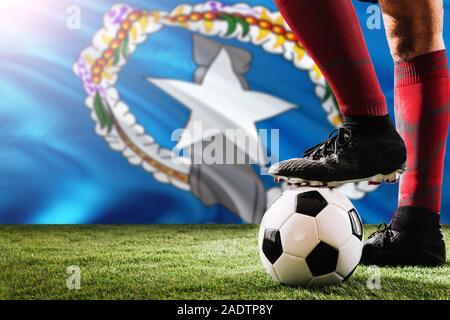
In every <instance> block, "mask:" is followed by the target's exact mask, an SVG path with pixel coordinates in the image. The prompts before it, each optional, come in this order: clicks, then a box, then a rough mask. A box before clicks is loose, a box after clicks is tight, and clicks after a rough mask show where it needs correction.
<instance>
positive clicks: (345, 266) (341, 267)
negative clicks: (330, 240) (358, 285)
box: [336, 235, 363, 277]
mask: <svg viewBox="0 0 450 320" xmlns="http://www.w3.org/2000/svg"><path fill="white" fill-rule="evenodd" d="M362 245H363V244H362V242H361V240H359V239H358V238H357V237H355V236H353V235H352V236H351V237H350V238H349V239H348V240H347V242H346V243H344V245H342V246H341V247H340V248H339V257H338V263H337V267H336V272H337V273H338V274H340V275H341V276H343V277H347V276H348V275H349V274H350V272H352V271H353V270H354V269H355V268H356V266H357V265H358V263H359V261H360V259H361V253H362Z"/></svg>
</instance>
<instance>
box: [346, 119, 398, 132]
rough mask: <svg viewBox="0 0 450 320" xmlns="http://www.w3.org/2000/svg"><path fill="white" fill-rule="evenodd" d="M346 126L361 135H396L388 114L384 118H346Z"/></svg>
mask: <svg viewBox="0 0 450 320" xmlns="http://www.w3.org/2000/svg"><path fill="white" fill-rule="evenodd" d="M344 126H345V127H347V128H350V129H352V130H356V131H358V132H361V133H367V134H370V135H377V134H380V135H383V136H385V135H391V134H395V133H396V131H395V127H394V124H393V123H392V121H391V118H390V117H389V115H388V114H386V115H384V116H367V115H356V116H353V115H352V116H344Z"/></svg>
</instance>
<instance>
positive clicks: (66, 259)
mask: <svg viewBox="0 0 450 320" xmlns="http://www.w3.org/2000/svg"><path fill="white" fill-rule="evenodd" d="M257 230H258V227H257V226H251V225H243V226H219V225H205V226H200V225H193V226H191V225H186V226H181V225H180V226H144V225H142V226H138V225H135V226H129V225H127V226H123V225H116V226H0V299H449V298H450V262H447V265H446V266H444V267H441V268H434V269H433V268H413V267H408V268H383V269H381V286H382V288H381V289H379V290H370V289H368V288H367V286H366V282H367V279H368V277H369V270H368V269H367V268H365V267H358V269H357V271H356V273H355V274H354V275H353V277H352V278H351V279H350V280H349V281H348V282H347V283H344V284H342V285H339V286H332V287H327V288H321V289H296V288H289V287H285V286H280V285H277V284H274V283H273V282H271V280H270V279H269V278H268V276H267V275H266V274H265V272H264V270H263V268H262V266H261V264H260V262H259V258H258V249H257V240H256V234H257ZM372 231H373V227H368V228H367V229H366V234H368V233H370V232H372ZM444 231H445V237H446V240H447V243H450V228H448V227H447V228H445V229H444ZM447 255H448V256H450V252H449V249H447ZM71 265H77V266H79V267H80V269H81V288H80V289H79V290H68V289H67V286H66V279H67V277H68V276H69V274H67V267H68V266H71Z"/></svg>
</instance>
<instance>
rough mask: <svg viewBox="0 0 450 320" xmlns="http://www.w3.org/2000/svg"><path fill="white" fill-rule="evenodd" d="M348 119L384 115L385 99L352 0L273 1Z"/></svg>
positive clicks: (385, 111)
mask: <svg viewBox="0 0 450 320" xmlns="http://www.w3.org/2000/svg"><path fill="white" fill-rule="evenodd" d="M274 2H275V4H276V6H277V7H278V9H279V10H280V13H281V15H282V16H283V18H284V19H285V20H286V22H287V23H288V25H289V26H290V28H291V29H292V31H293V32H294V33H295V35H296V36H297V37H298V39H299V40H300V41H301V43H302V44H303V46H304V47H305V49H306V50H307V51H308V53H309V55H310V56H311V57H312V58H313V59H314V61H315V62H316V63H317V65H318V66H319V67H320V69H321V71H322V72H323V74H324V76H325V78H326V79H327V81H328V83H329V84H330V86H331V88H332V89H333V92H334V94H335V96H336V98H337V100H338V102H339V106H340V109H341V112H342V113H343V114H344V115H346V116H355V115H362V116H384V115H386V114H388V111H387V108H386V100H385V98H384V95H383V92H382V91H381V88H380V85H379V84H378V80H377V77H376V74H375V70H374V67H373V64H372V60H371V59H370V56H369V52H368V50H367V47H366V43H365V41H364V37H363V34H362V31H361V27H360V25H359V21H358V18H357V16H356V13H355V9H354V8H353V4H352V1H351V0H339V1H336V0H320V1H319V0H274Z"/></svg>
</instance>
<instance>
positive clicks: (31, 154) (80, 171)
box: [0, 0, 450, 224]
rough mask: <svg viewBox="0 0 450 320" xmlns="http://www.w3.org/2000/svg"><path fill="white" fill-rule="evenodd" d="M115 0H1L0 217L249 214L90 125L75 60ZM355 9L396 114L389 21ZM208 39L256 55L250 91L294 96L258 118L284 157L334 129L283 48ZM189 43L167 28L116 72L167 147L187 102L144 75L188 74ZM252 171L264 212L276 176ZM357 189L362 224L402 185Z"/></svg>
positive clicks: (155, 5) (156, 218) (382, 217)
mask: <svg viewBox="0 0 450 320" xmlns="http://www.w3.org/2000/svg"><path fill="white" fill-rule="evenodd" d="M242 2H245V3H247V4H248V5H249V6H251V7H253V6H263V7H266V8H267V9H268V10H269V11H276V9H275V6H274V5H273V3H272V1H269V0H246V1H242V0H239V1H223V3H224V4H226V5H232V4H236V3H242ZM115 3H116V2H115V1H95V3H94V1H87V0H71V1H66V0H63V1H57V0H36V1H11V3H10V4H6V1H5V2H0V11H3V12H2V13H3V15H2V16H4V17H5V18H2V20H3V21H2V22H0V93H1V99H0V223H37V224H41V223H42V224H59V223H61V224H72V223H242V222H251V221H255V219H253V220H252V219H248V218H246V217H245V216H243V215H242V214H240V213H239V212H236V210H234V209H233V208H232V207H230V206H226V205H223V203H220V202H214V201H213V202H208V201H206V200H205V197H206V196H204V194H205V192H206V193H207V191H202V192H203V193H202V195H199V194H200V193H198V192H197V194H196V193H195V192H193V189H192V184H191V186H190V188H191V189H188V190H187V189H186V188H184V187H181V188H180V187H177V186H174V185H173V184H172V183H165V182H164V181H159V180H158V179H155V176H153V175H152V174H149V172H147V171H146V170H144V169H143V168H142V167H141V166H140V165H133V164H130V162H129V161H128V160H127V159H126V157H124V155H123V154H122V153H121V152H116V151H114V150H113V149H112V148H111V147H110V146H109V145H108V143H107V142H106V141H105V139H104V138H103V137H102V136H101V135H100V134H98V132H97V133H96V130H95V123H94V122H93V119H92V118H91V110H90V109H88V108H86V106H85V100H86V97H87V96H88V95H87V94H86V92H85V89H86V88H83V83H82V81H80V78H79V76H77V75H76V74H75V73H74V70H73V66H74V64H75V63H76V62H77V61H79V58H80V54H81V52H82V51H83V50H85V49H86V48H87V47H89V46H91V44H92V39H93V38H94V35H95V33H96V32H97V31H98V30H100V29H101V28H103V26H104V15H105V14H106V13H107V12H108V11H109V10H111V7H112V6H113V5H114V4H115ZM197 3H204V2H202V1H192V0H164V1H162V0H154V1H137V0H129V1H127V2H126V4H127V5H128V6H130V7H132V8H136V9H140V10H148V11H153V10H158V11H165V12H171V11H172V10H173V9H174V8H175V7H177V6H178V5H179V4H188V5H189V4H191V5H194V4H197ZM73 5H76V6H78V7H79V8H80V13H81V16H80V18H81V20H80V21H81V28H80V29H70V28H67V27H66V24H67V19H68V17H69V16H70V15H71V14H73V12H72V11H71V10H68V8H71V6H73ZM449 6H450V0H448V1H447V0H446V1H445V8H446V10H448V9H450V7H449ZM355 7H356V9H357V12H358V15H359V18H360V22H361V24H362V26H363V31H364V33H365V37H366V41H367V45H368V47H369V50H370V52H371V56H372V59H373V62H374V64H375V67H376V70H377V74H378V77H379V81H380V83H381V86H382V88H383V91H384V93H385V94H386V97H387V99H388V103H389V107H390V111H391V113H392V111H393V108H392V107H393V65H392V61H391V57H390V55H389V49H388V46H387V43H386V39H385V34H384V30H383V29H378V30H377V29H376V30H370V29H369V28H367V27H366V20H367V18H368V17H369V16H370V14H368V13H367V12H366V10H367V8H368V5H367V4H362V3H358V2H355ZM448 19H449V18H447V17H446V33H445V37H446V40H447V42H448V43H450V38H449V37H450V34H449V32H448V31H447V30H449V28H450V21H448ZM324 23H326V22H324ZM208 40H210V41H213V42H215V43H218V44H222V45H226V46H229V47H236V48H240V49H241V50H243V51H245V52H247V53H248V54H249V56H251V67H250V69H249V70H248V72H243V73H242V75H241V76H242V80H243V81H245V83H246V85H248V89H249V90H252V91H259V92H264V93H266V94H269V95H272V96H275V97H279V98H280V99H282V100H285V101H288V102H289V103H292V104H295V105H296V106H297V108H294V109H290V110H288V111H285V112H282V113H280V114H278V115H276V116H273V117H270V118H267V119H265V120H261V121H258V122H256V126H257V128H259V129H264V128H280V155H279V156H280V158H282V159H285V158H291V157H296V156H298V155H299V154H300V152H301V151H302V150H304V149H305V148H307V147H310V146H312V145H314V144H316V143H318V142H319V141H321V140H322V139H324V138H325V137H326V136H327V135H328V133H329V132H330V131H331V130H332V129H333V125H332V124H331V123H330V121H329V119H328V118H327V113H326V112H325V111H324V108H323V106H322V104H321V99H320V98H319V97H318V95H317V92H316V89H317V88H316V86H315V84H314V83H313V82H312V81H311V78H310V74H308V72H304V71H299V69H298V68H295V67H294V66H293V64H292V62H290V61H287V60H286V59H283V58H282V57H281V56H280V55H277V54H269V53H267V52H266V51H265V50H263V49H262V48H261V47H260V46H255V45H253V44H252V43H249V42H242V41H238V40H236V39H232V38H230V39H225V38H223V37H209V38H208ZM193 42H194V40H193V32H192V31H190V30H188V28H162V29H161V30H159V31H158V32H155V33H154V34H152V35H151V36H149V38H148V39H147V40H146V41H145V42H143V43H141V44H139V47H137V48H136V50H135V51H134V52H133V54H132V56H130V57H129V60H128V62H127V63H126V65H124V66H123V68H122V69H121V71H120V74H119V75H120V76H119V77H118V79H117V82H116V88H117V90H118V91H119V92H120V98H121V100H122V101H123V102H125V103H126V104H127V105H129V106H130V108H131V109H132V110H133V114H134V116H135V117H136V118H137V119H139V123H141V124H142V126H143V127H144V128H145V131H146V132H148V133H150V134H151V136H152V137H153V138H154V140H155V141H157V142H158V144H159V145H160V146H161V147H162V148H167V149H172V148H173V146H174V142H173V141H171V134H172V132H173V130H174V129H176V128H183V127H184V126H185V125H186V123H187V121H188V120H189V117H190V110H189V109H188V108H186V107H185V106H184V105H183V104H182V103H181V102H179V101H178V100H176V99H174V98H173V97H171V96H170V95H168V94H167V93H166V92H164V91H162V90H161V89H160V88H158V86H156V85H152V84H151V83H149V82H148V81H147V80H146V79H145V78H146V77H151V78H164V79H176V80H183V81H186V82H193V81H194V80H193V79H194V76H193V75H194V74H195V73H196V71H197V70H198V65H197V64H196V63H195V61H194V58H193V46H194V43H193ZM330 112H331V111H330ZM392 115H393V113H392ZM448 160H449V158H448V157H447V158H446V171H445V184H444V199H443V207H442V212H443V214H442V218H443V222H444V223H450V214H449V211H450V197H448V196H447V193H448V191H449V187H450V185H449V179H448V177H449V174H450V166H449V164H448ZM253 170H254V172H255V177H256V178H257V179H258V181H259V182H258V183H261V185H262V186H263V189H262V190H263V191H262V193H263V194H262V195H261V194H257V193H255V196H254V198H252V199H249V201H253V202H255V201H262V202H261V205H258V204H256V205H254V207H255V208H256V207H258V208H259V209H258V210H261V206H262V207H264V206H265V205H267V203H266V194H265V192H268V191H269V190H274V192H275V193H276V190H277V189H276V188H277V186H276V185H275V184H274V183H273V181H272V180H271V179H270V178H269V177H267V176H260V175H259V170H258V168H257V166H255V167H254V168H253ZM161 179H162V180H164V178H161ZM252 179H253V178H251V179H250V180H251V181H253V180H254V179H253V180H252ZM250 180H249V181H250ZM246 181H247V180H243V181H242V182H241V183H242V184H245V183H246ZM166 182H167V181H166ZM236 183H237V184H239V181H237V182H236ZM217 185H219V186H220V181H219V182H218V181H215V182H214V187H215V188H216V189H215V190H213V191H214V192H222V191H221V189H220V188H219V189H217ZM208 188H210V187H208ZM211 188H212V187H211ZM273 188H275V189H273ZM358 188H359V187H358V186H351V187H348V188H347V189H348V190H346V193H347V194H349V195H351V196H353V197H354V198H355V200H354V203H355V205H356V207H357V208H358V210H359V212H360V213H361V215H362V217H363V220H364V222H366V223H379V222H383V221H386V220H388V219H390V217H391V214H392V212H393V211H394V210H395V207H396V199H397V188H398V186H397V185H393V186H391V185H382V186H381V187H379V188H378V189H376V190H372V189H370V188H368V187H367V186H360V189H358ZM214 192H212V193H214ZM260 193H261V192H260ZM269 193H270V192H269ZM269 193H267V194H269ZM211 197H212V198H213V199H217V198H220V197H217V196H215V197H214V196H211V195H209V196H208V197H207V198H208V199H211ZM361 197H362V198H361ZM356 198H361V199H356ZM258 199H260V200H258ZM261 199H263V200H261ZM252 205H253V204H252Z"/></svg>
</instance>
